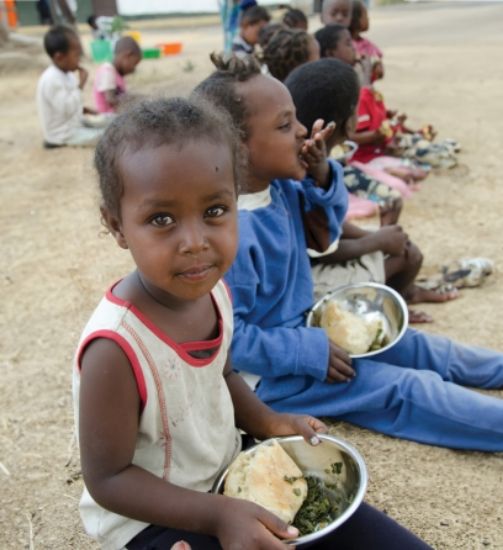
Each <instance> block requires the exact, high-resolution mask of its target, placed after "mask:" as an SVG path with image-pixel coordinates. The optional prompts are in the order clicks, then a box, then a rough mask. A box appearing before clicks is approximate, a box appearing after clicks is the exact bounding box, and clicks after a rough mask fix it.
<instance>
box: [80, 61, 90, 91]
mask: <svg viewBox="0 0 503 550" xmlns="http://www.w3.org/2000/svg"><path fill="white" fill-rule="evenodd" d="M77 72H78V73H79V88H80V89H81V90H82V89H83V88H84V85H85V83H86V82H87V79H88V78H89V73H88V72H87V70H86V69H84V67H81V66H79V67H78V69H77Z"/></svg>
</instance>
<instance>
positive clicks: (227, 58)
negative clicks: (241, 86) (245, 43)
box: [191, 53, 261, 140]
mask: <svg viewBox="0 0 503 550" xmlns="http://www.w3.org/2000/svg"><path fill="white" fill-rule="evenodd" d="M210 59H211V61H212V62H213V64H214V65H215V67H216V69H217V70H216V71H214V72H213V73H212V74H211V75H210V76H209V77H208V78H206V79H204V80H203V81H202V82H201V83H200V84H198V85H197V86H196V88H195V89H194V91H193V92H192V96H196V97H197V96H200V97H203V98H205V99H207V100H208V101H210V102H211V103H213V104H215V105H217V106H218V107H220V108H221V109H224V110H226V111H227V112H228V113H229V114H230V116H231V117H232V120H233V122H234V125H235V126H236V127H237V129H238V130H239V132H240V137H241V139H242V140H246V138H247V136H248V130H247V127H246V119H247V117H248V113H247V111H246V106H245V104H244V101H243V98H242V97H241V96H240V95H239V94H238V93H237V90H236V83H238V82H246V81H247V80H250V79H251V78H253V77H254V76H257V75H259V74H261V70H260V63H259V62H258V60H257V59H256V58H255V57H254V56H246V57H245V58H240V57H237V56H235V55H226V54H215V53H212V54H211V55H210ZM192 96H191V97H192Z"/></svg>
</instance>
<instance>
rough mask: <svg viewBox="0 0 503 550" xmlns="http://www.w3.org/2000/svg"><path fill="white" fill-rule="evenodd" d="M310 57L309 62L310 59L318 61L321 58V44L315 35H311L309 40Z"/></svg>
mask: <svg viewBox="0 0 503 550" xmlns="http://www.w3.org/2000/svg"><path fill="white" fill-rule="evenodd" d="M307 51H308V57H307V62H309V61H318V59H319V58H320V44H319V42H318V40H316V38H315V37H314V36H313V35H311V34H310V35H309V42H308V47H307Z"/></svg>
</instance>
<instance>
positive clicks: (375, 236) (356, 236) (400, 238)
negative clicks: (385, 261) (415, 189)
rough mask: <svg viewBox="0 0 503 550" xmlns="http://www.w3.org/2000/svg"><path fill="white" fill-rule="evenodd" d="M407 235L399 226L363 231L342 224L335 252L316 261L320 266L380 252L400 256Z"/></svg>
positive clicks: (347, 224)
mask: <svg viewBox="0 0 503 550" xmlns="http://www.w3.org/2000/svg"><path fill="white" fill-rule="evenodd" d="M408 239H409V238H408V235H407V233H405V232H404V231H403V229H402V228H401V227H400V226H399V225H386V226H384V227H381V228H380V229H378V230H377V231H364V230H362V229H360V228H359V227H357V226H355V225H353V224H350V223H348V222H345V223H344V226H343V232H342V236H341V239H340V240H339V245H338V247H337V250H336V251H335V252H333V253H332V254H328V255H324V256H320V257H319V258H317V259H316V261H317V262H319V263H322V264H334V263H339V262H345V261H348V260H353V259H356V258H359V257H360V256H363V255H364V254H369V253H370V252H375V251H377V250H380V251H381V252H383V253H384V254H389V255H390V256H401V255H402V254H404V252H405V247H406V245H407V242H408Z"/></svg>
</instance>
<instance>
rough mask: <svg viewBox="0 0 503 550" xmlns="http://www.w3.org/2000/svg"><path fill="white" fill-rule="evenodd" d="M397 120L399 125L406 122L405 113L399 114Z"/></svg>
mask: <svg viewBox="0 0 503 550" xmlns="http://www.w3.org/2000/svg"><path fill="white" fill-rule="evenodd" d="M397 120H398V123H399V124H404V122H405V121H406V120H407V115H406V114H405V113H400V114H399V115H398V116H397Z"/></svg>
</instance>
